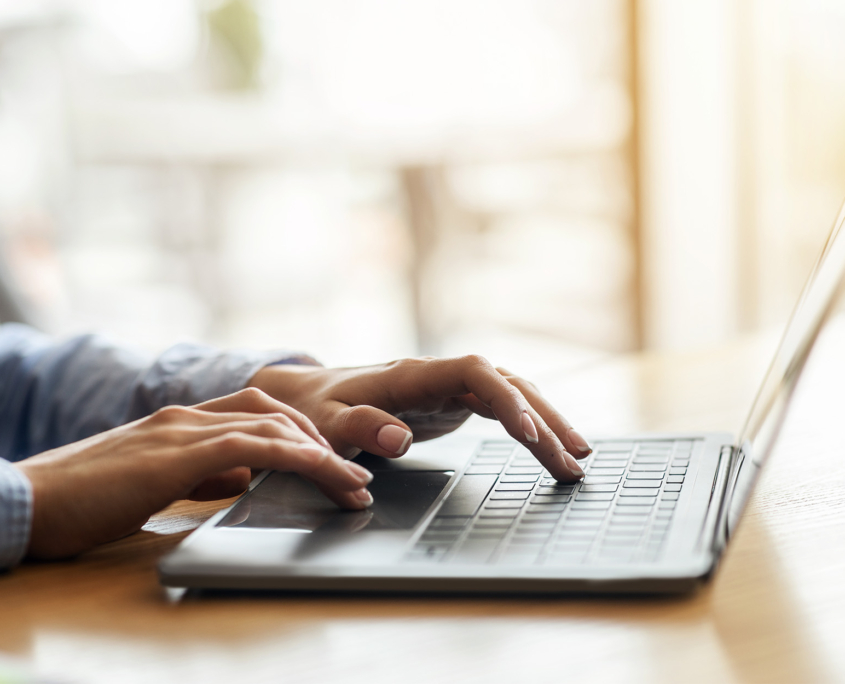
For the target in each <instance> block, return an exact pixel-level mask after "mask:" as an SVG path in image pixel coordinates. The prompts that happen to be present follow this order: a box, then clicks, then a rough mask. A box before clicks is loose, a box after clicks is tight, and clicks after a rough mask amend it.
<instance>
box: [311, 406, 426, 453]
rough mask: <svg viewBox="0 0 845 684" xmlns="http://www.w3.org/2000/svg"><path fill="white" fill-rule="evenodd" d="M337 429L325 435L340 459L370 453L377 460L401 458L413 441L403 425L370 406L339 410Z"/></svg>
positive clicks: (407, 429) (325, 431) (325, 432)
mask: <svg viewBox="0 0 845 684" xmlns="http://www.w3.org/2000/svg"><path fill="white" fill-rule="evenodd" d="M336 426H337V427H336V428H335V429H332V430H324V434H326V436H327V437H328V439H329V441H330V442H331V443H332V445H333V446H335V450H336V451H337V453H339V454H341V455H343V456H347V457H348V456H349V455H350V454H353V455H354V454H355V453H357V451H358V450H363V451H369V452H370V453H371V454H375V455H376V456H386V457H387V458H397V457H398V456H402V455H403V454H404V453H405V452H406V451H408V448H409V447H410V446H411V442H412V441H413V433H412V432H411V428H409V427H408V426H407V425H405V423H403V422H402V421H401V420H399V419H398V418H396V417H395V416H391V415H390V414H389V413H385V412H384V411H381V410H379V409H377V408H373V407H372V406H351V407H349V408H344V409H341V410H340V411H339V412H338V415H337V421H336Z"/></svg>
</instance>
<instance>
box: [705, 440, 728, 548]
mask: <svg viewBox="0 0 845 684" xmlns="http://www.w3.org/2000/svg"><path fill="white" fill-rule="evenodd" d="M732 462H733V447H732V446H729V445H725V446H723V447H722V450H721V452H720V453H719V465H718V467H717V468H716V476H715V477H714V478H713V488H712V490H711V491H710V504H709V505H708V507H707V515H706V516H705V518H704V526H703V527H702V529H701V537H700V538H699V543H698V547H699V548H704V547H708V546H709V547H710V549H711V550H712V551H713V552H714V553H715V554H717V555H718V554H720V553H721V552H722V549H723V548H724V547H725V544H726V543H727V535H726V534H725V525H724V513H723V512H724V510H725V507H724V503H725V494H726V493H727V485H728V479H729V475H730V472H731V463H732Z"/></svg>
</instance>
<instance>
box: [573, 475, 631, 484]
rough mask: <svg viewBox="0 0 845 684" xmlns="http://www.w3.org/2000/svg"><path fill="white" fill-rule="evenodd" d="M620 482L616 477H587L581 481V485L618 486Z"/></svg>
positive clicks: (618, 477)
mask: <svg viewBox="0 0 845 684" xmlns="http://www.w3.org/2000/svg"><path fill="white" fill-rule="evenodd" d="M621 480H622V477H621V476H619V475H617V476H614V477H605V476H602V475H587V477H585V478H584V479H583V480H582V486H583V485H602V484H619V483H620V482H621Z"/></svg>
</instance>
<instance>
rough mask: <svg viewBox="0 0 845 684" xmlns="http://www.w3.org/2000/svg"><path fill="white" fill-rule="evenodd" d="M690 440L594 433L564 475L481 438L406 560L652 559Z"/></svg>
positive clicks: (510, 446) (510, 445)
mask: <svg viewBox="0 0 845 684" xmlns="http://www.w3.org/2000/svg"><path fill="white" fill-rule="evenodd" d="M692 448H693V441H692V440H661V441H649V442H614V441H608V442H598V443H596V444H595V445H594V449H595V450H594V452H593V453H592V454H590V456H588V457H587V458H586V459H584V460H582V461H580V464H581V467H582V468H583V469H584V471H585V473H586V476H585V478H584V480H583V481H581V482H578V483H575V484H562V483H558V482H557V481H556V480H554V479H553V478H551V477H550V476H549V473H548V471H546V470H545V469H544V468H543V467H542V466H541V465H540V464H539V463H538V462H537V460H536V459H535V458H534V456H532V455H531V454H530V452H528V450H527V449H525V448H524V447H522V446H520V445H518V444H515V443H514V442H509V441H504V440H502V441H498V440H497V441H486V442H483V443H482V444H481V447H480V448H479V450H478V452H477V453H476V455H475V457H474V458H473V460H472V462H471V463H470V465H469V467H468V468H467V470H466V472H465V474H464V475H463V476H462V478H461V479H460V480H459V481H458V484H457V485H456V487H455V488H454V489H453V490H452V492H450V494H449V496H448V497H447V498H446V500H445V501H444V502H443V504H442V505H441V507H440V509H439V510H438V512H437V515H436V516H435V517H434V519H433V520H432V521H431V522H430V524H429V525H428V526H427V528H426V529H425V530H424V531H423V533H422V534H421V535H420V537H419V538H418V540H417V542H416V543H415V544H414V546H413V547H412V548H411V550H410V551H409V552H408V554H407V556H406V561H409V562H438V563H457V564H467V563H470V564H477V563H490V562H494V563H505V564H519V565H545V566H556V565H573V564H582V563H608V562H610V563H614V564H615V563H631V562H655V561H657V560H658V559H659V558H660V554H661V550H662V548H663V545H664V542H665V540H666V537H667V535H668V532H669V529H670V526H671V524H672V516H673V514H674V511H675V507H676V505H677V501H678V498H679V496H680V493H681V491H682V488H683V485H684V478H685V476H686V473H687V467H688V466H689V461H690V455H691V453H692Z"/></svg>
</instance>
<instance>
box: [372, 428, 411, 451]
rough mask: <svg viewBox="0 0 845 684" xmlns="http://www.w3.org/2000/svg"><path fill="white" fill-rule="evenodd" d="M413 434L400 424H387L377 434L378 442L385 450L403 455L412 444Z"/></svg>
mask: <svg viewBox="0 0 845 684" xmlns="http://www.w3.org/2000/svg"><path fill="white" fill-rule="evenodd" d="M411 439H413V435H412V434H411V433H410V432H408V431H407V430H403V429H402V428H400V427H399V426H398V425H385V426H384V427H383V428H382V429H381V430H379V431H378V434H377V435H376V442H378V445H379V446H380V447H381V448H382V449H384V450H385V451H389V452H390V453H391V454H396V455H397V456H401V455H402V454H404V453H405V452H406V451H408V447H410V446H411Z"/></svg>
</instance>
